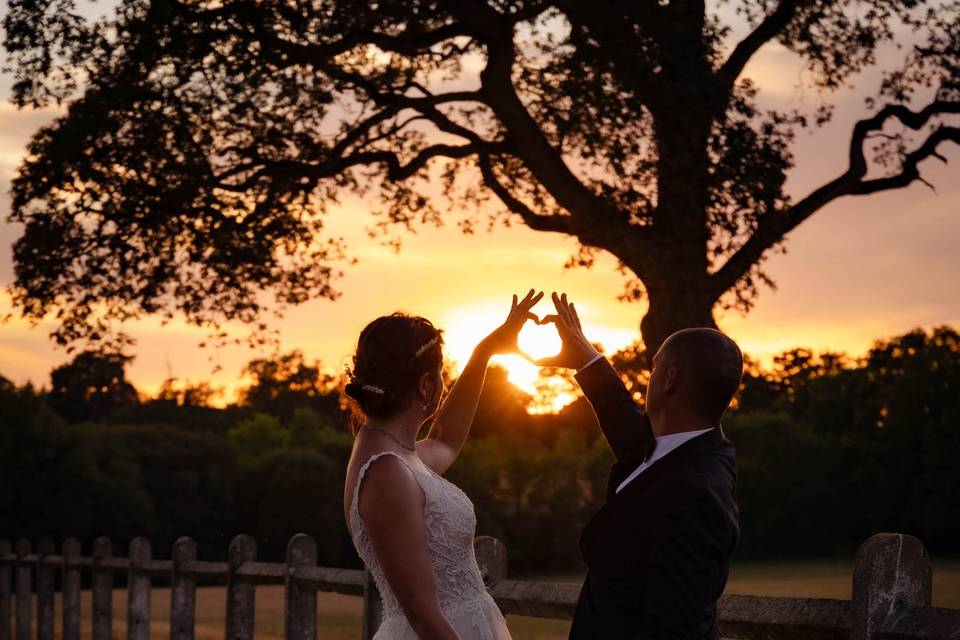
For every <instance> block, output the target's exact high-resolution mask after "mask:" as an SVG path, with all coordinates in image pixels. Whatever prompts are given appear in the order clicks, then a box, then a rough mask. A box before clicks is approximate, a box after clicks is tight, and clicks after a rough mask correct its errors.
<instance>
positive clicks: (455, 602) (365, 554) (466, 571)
mask: <svg viewBox="0 0 960 640" xmlns="http://www.w3.org/2000/svg"><path fill="white" fill-rule="evenodd" d="M385 455H392V456H394V457H396V458H397V459H398V460H400V461H401V462H402V463H403V464H404V465H406V467H407V468H408V469H410V471H411V472H412V473H413V476H414V477H415V478H416V480H417V483H418V484H419V485H420V488H421V489H422V490H423V494H424V496H425V502H424V507H423V512H424V518H425V520H426V525H427V547H428V553H429V555H430V561H431V562H432V563H433V570H434V572H435V573H436V577H437V591H438V595H439V599H440V607H441V609H443V610H444V612H445V613H446V612H448V611H450V610H451V609H453V608H454V607H459V606H460V605H463V604H467V603H477V602H479V601H480V599H481V598H486V597H487V595H486V589H485V588H484V586H483V577H482V576H481V574H480V568H479V567H478V566H477V560H476V556H475V555H474V551H473V539H474V535H475V532H476V527H477V518H476V514H475V513H474V510H473V502H471V501H470V498H468V497H467V495H466V494H465V493H464V492H463V491H461V490H460V488H459V487H457V486H456V485H455V484H453V483H452V482H450V481H448V480H445V479H444V478H443V477H441V476H440V475H438V474H436V473H434V472H433V471H429V470H424V469H418V468H415V467H414V466H412V465H410V464H408V463H407V461H406V460H404V459H403V457H401V456H399V455H397V454H396V453H395V452H393V451H381V452H380V453H376V454H374V455H372V456H371V457H370V458H369V459H368V460H367V461H366V462H365V463H364V465H363V466H362V467H361V468H360V474H359V475H358V476H357V484H356V486H355V487H354V489H353V498H352V500H351V504H350V534H351V537H352V538H353V544H354V546H356V548H357V553H359V554H360V558H361V559H362V560H363V562H364V563H365V564H366V565H367V568H368V569H369V570H370V573H371V574H372V575H373V579H374V581H375V582H376V584H377V588H378V589H379V590H380V595H381V596H382V597H383V604H384V617H385V618H389V617H390V616H397V615H400V616H402V615H403V614H402V612H401V609H400V606H399V604H398V603H397V598H396V596H394V594H393V591H391V589H390V586H389V584H387V581H386V578H385V577H384V575H383V570H382V568H381V567H380V563H379V562H377V556H376V554H375V553H374V551H373V545H372V543H371V542H370V538H369V537H368V535H367V529H366V526H365V525H364V523H363V519H362V518H361V517H360V511H359V507H358V497H359V495H360V485H361V484H362V483H363V477H364V475H366V473H367V469H369V468H370V465H371V464H372V463H373V462H374V461H376V460H377V459H378V458H381V457H383V456H385Z"/></svg>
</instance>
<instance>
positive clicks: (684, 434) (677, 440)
mask: <svg viewBox="0 0 960 640" xmlns="http://www.w3.org/2000/svg"><path fill="white" fill-rule="evenodd" d="M714 429H716V427H708V428H706V429H698V430H696V431H681V432H680V433H669V434H667V435H665V436H660V437H659V438H656V441H657V445H656V446H655V447H654V448H653V455H651V456H650V458H649V459H648V460H646V461H645V462H644V463H643V464H641V465H640V466H639V467H637V468H636V469H635V470H634V471H633V473H631V474H630V475H629V476H627V477H626V479H625V480H624V481H623V482H621V483H620V485H619V486H618V487H617V490H616V493H619V492H620V490H621V489H623V488H624V487H625V486H627V484H629V483H630V481H631V480H633V479H634V478H636V477H637V476H638V475H640V474H641V473H643V470H644V469H646V468H647V467H649V466H650V465H652V464H653V463H654V462H656V461H657V460H659V459H660V458H662V457H663V456H665V455H667V454H668V453H670V452H671V451H673V450H674V449H676V448H677V447H679V446H680V445H682V444H683V443H684V442H687V441H688V440H692V439H694V438H696V437H697V436H699V435H703V434H704V433H706V432H708V431H713V430H714Z"/></svg>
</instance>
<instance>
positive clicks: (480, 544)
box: [473, 536, 507, 587]
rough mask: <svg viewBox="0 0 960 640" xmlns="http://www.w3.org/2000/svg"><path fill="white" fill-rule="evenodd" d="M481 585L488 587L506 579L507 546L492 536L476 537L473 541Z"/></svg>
mask: <svg viewBox="0 0 960 640" xmlns="http://www.w3.org/2000/svg"><path fill="white" fill-rule="evenodd" d="M473 551H474V553H475V554H476V556H477V564H478V565H479V566H480V574H481V575H482V576H483V583H484V584H485V585H487V586H488V587H489V586H491V585H494V584H496V583H497V582H499V581H500V580H506V578H507V546H506V545H505V544H503V543H502V542H500V540H498V539H496V538H494V537H492V536H477V538H476V540H474V541H473Z"/></svg>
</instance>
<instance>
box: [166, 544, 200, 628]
mask: <svg viewBox="0 0 960 640" xmlns="http://www.w3.org/2000/svg"><path fill="white" fill-rule="evenodd" d="M196 559H197V543H196V542H194V540H193V538H188V537H181V538H177V541H176V542H175V543H173V568H172V569H171V576H170V640H193V639H194V623H195V618H196V611H197V581H196V580H195V579H194V578H193V577H191V576H188V575H184V574H183V571H182V567H183V565H184V563H187V562H192V561H194V560H196Z"/></svg>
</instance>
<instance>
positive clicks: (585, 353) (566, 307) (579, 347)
mask: <svg viewBox="0 0 960 640" xmlns="http://www.w3.org/2000/svg"><path fill="white" fill-rule="evenodd" d="M551 297H552V298H553V306H555V307H556V308H557V313H556V315H549V316H546V317H545V318H543V319H542V320H538V321H537V322H538V324H544V323H546V322H552V323H554V324H555V325H556V326H557V333H559V334H560V339H561V340H563V346H562V347H561V348H560V353H558V354H557V355H555V356H550V357H547V358H539V359H537V360H533V363H534V364H535V365H537V366H541V367H564V368H566V369H579V368H581V367H582V366H583V365H585V364H587V363H588V362H590V361H591V360H592V359H593V358H594V356H596V355H597V353H598V351H597V350H596V349H594V348H593V345H592V344H590V341H589V340H587V338H586V336H584V335H583V327H581V326H580V317H579V316H578V315H577V309H576V307H574V306H573V303H572V302H570V303H568V302H567V294H565V293H564V294H563V295H561V296H557V292H556V291H554V292H553V294H552V295H551Z"/></svg>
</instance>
